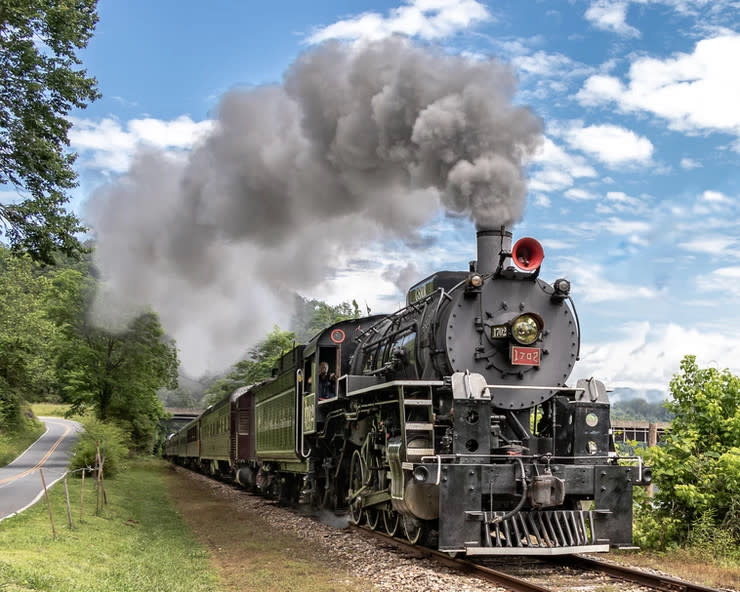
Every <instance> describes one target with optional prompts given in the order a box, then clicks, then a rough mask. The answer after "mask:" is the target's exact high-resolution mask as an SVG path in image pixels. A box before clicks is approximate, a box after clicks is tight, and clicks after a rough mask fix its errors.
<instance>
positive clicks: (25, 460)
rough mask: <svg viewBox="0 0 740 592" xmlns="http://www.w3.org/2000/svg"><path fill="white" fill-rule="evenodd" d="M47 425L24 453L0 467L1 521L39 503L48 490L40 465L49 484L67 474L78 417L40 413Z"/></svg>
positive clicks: (77, 428) (49, 485)
mask: <svg viewBox="0 0 740 592" xmlns="http://www.w3.org/2000/svg"><path fill="white" fill-rule="evenodd" d="M39 419H40V420H41V421H42V422H44V424H45V425H46V428H47V430H46V433H45V434H44V435H43V436H41V437H40V438H39V439H38V440H36V442H34V443H33V444H32V445H31V447H30V448H29V449H28V450H26V451H25V452H24V453H23V454H22V455H21V456H19V457H18V458H16V459H15V460H14V461H13V462H12V463H10V464H9V465H8V466H6V467H3V468H0V521H2V520H4V519H5V518H9V517H10V516H13V515H15V514H17V513H18V512H22V511H23V510H25V509H26V508H28V507H30V506H32V505H33V504H35V503H36V502H37V501H38V500H39V499H41V496H42V495H43V493H44V490H43V486H42V485H41V477H40V475H39V472H38V469H39V467H42V468H43V469H44V479H45V480H46V486H47V487H51V485H52V483H56V482H57V481H59V479H61V478H62V477H63V476H64V473H65V471H66V470H67V466H68V465H69V458H70V455H71V450H72V447H73V446H74V443H75V440H76V439H77V432H79V431H80V430H81V429H82V426H80V424H79V423H77V422H76V421H70V420H68V419H62V418H60V417H39Z"/></svg>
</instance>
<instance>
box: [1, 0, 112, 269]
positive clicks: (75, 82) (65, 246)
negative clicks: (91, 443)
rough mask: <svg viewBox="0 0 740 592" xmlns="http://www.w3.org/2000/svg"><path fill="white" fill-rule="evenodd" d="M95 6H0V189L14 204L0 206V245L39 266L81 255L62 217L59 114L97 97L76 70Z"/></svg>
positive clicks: (73, 224) (68, 164)
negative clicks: (8, 191)
mask: <svg viewBox="0 0 740 592" xmlns="http://www.w3.org/2000/svg"><path fill="white" fill-rule="evenodd" d="M96 5H97V0H34V1H31V0H0V74H1V75H2V76H1V77H0V186H3V185H11V186H13V187H14V188H15V189H16V191H17V193H18V200H14V201H12V202H7V201H6V202H5V203H0V237H1V236H2V235H3V234H4V235H5V238H6V239H7V241H8V242H9V244H10V245H11V246H12V248H13V249H14V250H17V251H24V252H27V253H28V254H29V255H31V257H32V258H34V259H36V260H38V261H42V262H45V263H52V262H53V253H54V251H56V250H60V251H62V252H63V253H66V254H70V255H73V254H75V253H79V252H80V251H81V250H82V247H81V245H80V243H79V242H78V240H77V238H75V236H74V235H75V233H77V232H79V231H81V230H83V228H82V226H81V225H80V223H79V220H77V218H76V217H75V216H74V215H73V214H70V213H68V212H66V211H65V204H66V203H67V201H68V199H69V198H68V196H67V195H66V194H65V191H66V190H69V189H71V188H73V187H75V186H76V184H77V183H76V175H75V172H74V170H73V168H72V164H73V162H74V160H75V155H74V154H71V153H69V152H68V151H67V146H68V145H69V138H68V131H69V128H70V126H71V125H72V124H71V122H70V121H69V119H68V118H67V114H68V113H69V111H70V110H71V109H73V108H84V107H85V106H87V104H88V103H89V102H90V101H93V100H95V99H96V98H97V97H98V96H99V95H98V92H97V90H96V88H95V84H96V81H95V79H94V78H90V77H88V76H87V73H86V71H85V70H84V69H83V68H81V67H80V64H81V62H80V60H79V58H78V57H77V53H76V52H77V51H78V50H80V49H83V48H84V47H86V46H87V43H88V41H89V39H90V37H91V36H92V34H93V30H94V28H95V24H96V23H97V20H98V16H97V12H96Z"/></svg>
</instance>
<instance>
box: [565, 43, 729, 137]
mask: <svg viewBox="0 0 740 592" xmlns="http://www.w3.org/2000/svg"><path fill="white" fill-rule="evenodd" d="M738 55H740V34H738V33H732V34H727V35H723V36H719V37H714V38H712V39H704V40H702V41H699V42H698V43H697V44H696V47H695V48H694V52H693V53H692V54H686V53H679V54H676V55H675V56H674V57H671V58H666V59H664V60H661V59H655V58H640V59H637V60H636V61H635V62H633V63H632V65H631V67H630V71H629V82H628V83H626V84H625V83H623V82H622V81H621V80H619V79H618V78H615V77H612V76H603V75H596V76H591V77H590V78H589V79H588V80H586V82H585V84H584V86H583V88H582V89H581V90H580V91H579V92H578V94H577V95H576V98H577V99H578V101H579V102H581V104H583V105H603V104H608V103H611V102H615V103H617V105H618V106H619V108H620V109H622V110H623V111H625V112H635V111H646V112H649V113H652V114H654V115H656V116H658V117H661V118H663V119H666V120H667V121H668V122H669V125H670V127H671V128H672V129H675V130H679V131H690V132H696V131H720V132H726V133H730V134H734V135H736V136H740V109H738V108H737V104H738V97H740V68H738V67H737V56H738ZM735 148H736V150H738V151H740V142H738V143H737V144H735Z"/></svg>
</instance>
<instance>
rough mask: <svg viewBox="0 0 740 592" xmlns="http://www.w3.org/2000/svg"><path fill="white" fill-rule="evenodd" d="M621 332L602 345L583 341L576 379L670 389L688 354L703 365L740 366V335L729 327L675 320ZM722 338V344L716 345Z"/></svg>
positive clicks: (628, 328) (639, 387)
mask: <svg viewBox="0 0 740 592" xmlns="http://www.w3.org/2000/svg"><path fill="white" fill-rule="evenodd" d="M620 333H621V337H619V338H617V339H616V340H614V341H611V342H607V343H600V344H592V343H589V344H583V346H582V347H581V361H580V362H578V363H577V364H576V367H575V371H574V373H573V378H572V379H571V382H572V383H575V379H577V378H586V377H589V376H594V377H596V378H597V379H599V380H602V381H603V382H604V383H606V385H607V386H609V387H614V388H620V387H623V388H636V389H659V390H663V391H667V390H668V384H669V382H670V379H671V377H672V376H673V374H675V373H676V372H678V371H679V363H680V361H681V359H682V358H683V357H684V356H685V355H687V354H693V355H696V356H697V362H698V363H699V365H700V366H707V365H710V364H711V365H713V366H719V367H722V368H729V369H730V370H732V371H734V372H737V371H738V370H739V369H740V366H739V365H738V364H739V363H738V360H740V338H738V336H737V335H736V334H734V333H733V332H731V331H728V332H726V334H721V332H719V331H718V330H717V329H716V328H713V329H712V330H705V329H703V328H696V327H683V326H681V325H677V324H674V323H668V324H663V323H650V322H647V321H645V322H640V323H633V324H629V325H627V326H625V327H624V328H623V329H622V330H621V331H620ZM718 343H721V344H722V347H718V346H717V344H718Z"/></svg>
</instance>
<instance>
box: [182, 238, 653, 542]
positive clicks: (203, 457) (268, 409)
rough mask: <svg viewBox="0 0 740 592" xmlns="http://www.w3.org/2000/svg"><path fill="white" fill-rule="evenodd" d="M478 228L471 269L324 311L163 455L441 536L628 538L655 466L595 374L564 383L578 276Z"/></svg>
mask: <svg viewBox="0 0 740 592" xmlns="http://www.w3.org/2000/svg"><path fill="white" fill-rule="evenodd" d="M477 242H478V258H477V261H476V262H472V263H471V264H470V269H469V270H468V271H460V272H457V271H442V272H438V273H435V274H433V275H432V276H430V277H428V278H427V279H425V280H423V281H422V282H419V283H418V284H416V285H415V286H413V287H412V288H411V289H410V290H409V293H408V298H407V306H406V307H405V308H403V309H401V310H399V311H397V312H395V313H393V314H391V315H387V316H376V317H368V318H364V319H358V320H351V321H344V322H342V323H338V324H336V325H333V326H331V327H328V328H327V329H326V330H324V331H322V332H321V333H319V334H318V335H317V336H316V337H314V338H313V339H312V340H311V341H310V342H309V343H308V344H306V345H301V346H298V347H296V348H295V349H294V350H292V351H290V352H288V353H287V354H286V355H284V356H283V357H282V358H281V360H280V363H279V367H278V368H277V370H276V373H275V376H274V377H273V378H271V379H269V380H266V381H264V382H261V383H259V384H256V385H251V386H249V387H245V388H242V389H239V390H238V391H236V392H235V393H234V394H233V395H232V396H231V397H230V398H229V399H226V400H224V401H222V402H221V403H219V404H218V405H215V406H214V407H213V408H209V409H208V410H206V412H204V414H203V415H202V416H201V417H200V418H198V419H197V420H195V421H194V422H193V423H192V424H191V425H189V426H186V427H185V428H183V430H181V431H180V432H178V433H177V434H175V435H174V436H172V437H171V438H170V440H169V441H168V445H167V455H168V456H170V457H171V458H173V459H175V460H178V461H180V462H184V463H189V464H191V465H194V466H197V467H200V468H203V469H205V470H208V471H210V472H212V473H221V474H224V475H229V476H231V477H233V478H235V479H236V480H237V481H238V482H240V483H241V484H243V485H246V486H249V487H253V488H256V489H259V490H262V491H269V492H271V493H273V494H275V495H277V496H279V497H281V498H282V499H283V500H285V501H293V502H298V501H304V502H308V503H311V504H313V505H315V506H323V507H331V508H337V507H340V508H341V507H345V508H347V509H348V511H349V514H350V518H351V520H352V521H353V522H355V523H360V522H366V523H367V524H368V525H369V526H370V527H371V528H383V529H384V530H385V531H387V532H388V533H390V534H398V533H404V534H405V536H406V537H407V538H408V539H409V540H410V541H412V542H423V543H425V544H432V545H434V546H436V547H437V548H439V549H440V550H442V551H446V552H449V553H464V554H468V555H495V554H513V555H516V554H532V555H552V554H562V553H575V552H585V551H608V550H609V548H610V547H615V546H616V547H624V546H630V545H631V543H632V487H633V486H635V485H647V484H648V483H649V482H650V470H649V469H648V468H646V467H643V466H642V464H641V462H640V460H639V459H634V458H628V459H625V458H621V459H620V458H617V456H616V454H615V453H614V450H613V446H612V439H611V436H610V420H609V401H608V397H607V393H606V389H605V388H604V385H603V384H602V383H601V382H599V381H597V380H594V379H589V380H579V381H578V383H577V384H576V386H575V387H573V386H567V385H566V381H567V379H568V377H569V376H570V374H571V371H572V369H573V366H574V364H575V362H576V360H577V359H578V354H579V346H580V331H579V324H578V317H577V315H576V312H575V308H574V305H573V302H572V300H571V297H570V283H569V282H568V281H567V280H566V279H562V278H561V279H557V280H555V281H554V282H553V283H552V284H549V283H547V282H545V281H543V280H542V279H541V278H540V277H539V273H540V268H541V264H542V262H543V258H544V253H543V250H542V247H541V246H540V244H539V243H538V242H537V241H536V240H534V239H532V238H523V239H520V240H519V241H517V242H516V243H515V244H514V245H513V246H512V240H511V233H510V232H509V231H508V230H506V229H505V228H501V229H496V230H482V231H479V232H478V235H477ZM322 366H323V367H327V366H328V368H329V372H324V373H320V370H319V368H320V367H322ZM327 374H335V375H336V380H335V381H333V382H331V383H330V384H331V386H330V390H329V392H328V393H327V392H325V391H322V390H320V384H322V383H323V385H324V387H323V388H326V375H327Z"/></svg>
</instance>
